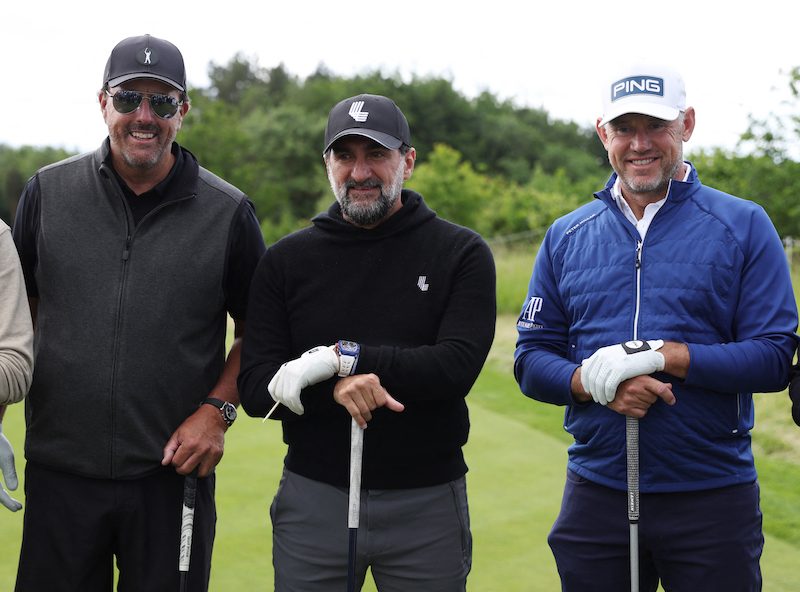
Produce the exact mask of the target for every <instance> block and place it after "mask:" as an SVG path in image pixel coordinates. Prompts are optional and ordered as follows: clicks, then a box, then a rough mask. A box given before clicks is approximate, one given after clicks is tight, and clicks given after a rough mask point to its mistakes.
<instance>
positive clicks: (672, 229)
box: [514, 169, 797, 493]
mask: <svg viewBox="0 0 800 592" xmlns="http://www.w3.org/2000/svg"><path fill="white" fill-rule="evenodd" d="M615 180H616V175H614V176H612V177H611V179H610V180H609V182H608V184H607V185H606V188H605V189H604V190H603V191H600V192H598V193H597V194H595V197H596V198H597V199H595V200H593V202H592V203H590V204H587V205H585V206H583V207H581V208H579V209H577V210H576V211H574V212H572V213H570V214H568V215H566V216H564V217H562V218H560V219H559V220H557V221H556V222H555V223H554V224H553V225H552V227H551V228H550V229H549V230H548V232H547V235H546V236H545V238H544V241H543V243H542V245H541V247H540V250H539V253H538V255H537V258H536V263H535V266H534V271H533V275H532V277H531V281H530V285H529V288H528V296H527V299H526V302H525V304H524V306H523V310H522V313H521V314H520V317H519V319H518V322H517V329H518V332H519V339H518V341H517V349H516V352H515V356H514V357H515V366H514V369H515V375H516V378H517V381H518V382H519V384H520V387H521V389H522V392H523V393H524V394H526V395H527V396H529V397H532V398H534V399H537V400H540V401H544V402H547V403H552V404H556V405H566V411H565V416H564V427H565V429H566V430H567V431H568V432H569V433H570V434H572V435H573V436H574V438H575V442H574V444H573V445H572V446H570V449H569V464H568V466H569V468H570V469H572V470H573V471H575V472H576V473H578V474H579V475H581V476H583V477H585V478H587V479H589V480H591V481H594V482H597V483H600V484H602V485H605V486H608V487H613V488H616V489H622V490H624V489H625V488H626V476H625V418H624V416H622V415H620V414H617V413H616V412H614V411H612V410H610V409H608V408H606V407H603V406H601V405H598V404H596V403H588V404H577V403H575V402H574V401H573V399H572V396H571V393H570V378H571V377H572V374H573V373H574V371H575V369H576V368H577V366H578V365H579V364H580V363H581V361H582V360H583V359H585V358H588V357H589V356H590V355H591V354H592V353H594V352H595V351H596V350H597V349H598V348H600V347H603V346H606V345H610V344H615V343H620V342H624V341H627V340H630V339H663V340H665V341H679V342H684V343H687V344H688V347H689V353H690V358H691V363H690V368H689V373H688V375H687V376H686V378H685V379H684V380H679V379H677V378H675V377H673V376H668V375H660V376H658V375H657V378H659V379H660V380H663V381H664V382H671V383H672V385H673V392H674V393H675V396H676V398H677V404H676V405H674V406H672V407H670V406H668V405H666V404H664V403H663V402H662V401H659V402H658V403H656V404H655V405H654V406H653V407H651V409H650V410H649V411H648V413H647V415H646V416H645V417H644V418H643V419H642V420H641V421H640V488H641V491H642V492H643V493H649V492H670V491H691V490H699V489H708V488H713V487H722V486H726V485H732V484H736V483H744V482H750V481H753V480H754V479H755V478H756V471H755V467H754V464H753V455H752V451H751V447H750V435H749V433H750V430H751V429H752V427H753V421H754V414H753V400H752V393H754V392H771V391H779V390H782V389H783V388H785V387H786V385H787V383H788V376H789V368H790V365H791V361H792V357H793V354H794V351H795V348H796V345H797V336H796V335H795V330H796V329H797V308H796V305H795V299H794V294H793V291H792V286H791V280H790V277H789V269H788V265H787V261H786V257H785V255H784V252H783V248H782V244H781V241H780V238H779V237H778V235H777V233H776V231H775V228H774V227H773V225H772V222H771V221H770V219H769V218H768V216H767V214H766V213H765V212H764V210H763V209H762V208H761V207H760V206H758V205H757V204H754V203H752V202H750V201H746V200H743V199H739V198H736V197H733V196H731V195H727V194H725V193H722V192H720V191H717V190H715V189H712V188H710V187H706V186H704V185H702V183H700V180H699V179H698V177H697V174H696V172H695V171H694V169H693V170H692V172H691V174H690V176H689V178H688V180H687V181H686V182H680V181H674V180H673V181H672V183H671V186H670V190H669V197H668V199H667V201H666V203H665V204H664V206H663V207H662V208H661V209H660V210H659V211H658V213H657V214H656V216H655V218H654V220H653V222H652V224H651V225H650V227H649V230H648V232H647V235H646V237H645V239H644V240H643V241H642V239H641V238H640V236H639V234H638V232H637V230H636V228H635V227H634V226H633V224H631V223H630V222H629V221H628V220H626V219H625V217H624V215H623V214H622V212H620V210H619V208H618V207H617V206H616V204H615V202H614V199H613V197H612V196H611V187H612V186H613V184H614V181H615Z"/></svg>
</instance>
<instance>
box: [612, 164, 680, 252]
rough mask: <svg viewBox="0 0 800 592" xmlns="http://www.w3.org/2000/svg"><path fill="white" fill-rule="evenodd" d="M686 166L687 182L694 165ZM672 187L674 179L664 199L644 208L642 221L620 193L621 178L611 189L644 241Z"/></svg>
mask: <svg viewBox="0 0 800 592" xmlns="http://www.w3.org/2000/svg"><path fill="white" fill-rule="evenodd" d="M684 164H685V165H686V174H685V175H684V176H683V179H681V180H682V181H686V180H687V179H688V178H689V173H691V172H692V165H691V164H689V163H688V162H686V161H684ZM671 187H672V179H670V180H669V186H668V187H667V195H665V196H664V198H663V199H659V200H658V201H655V202H653V203H651V204H647V205H646V206H645V208H644V214H643V215H642V219H641V220H637V219H636V216H635V215H634V213H633V210H632V209H631V207H630V206H629V205H628V202H627V201H625V198H624V197H622V191H620V188H619V176H617V180H616V181H614V186H613V187H612V188H611V195H612V196H613V197H614V201H616V202H617V207H618V208H619V209H620V211H621V212H622V213H623V214H624V215H625V217H626V218H627V219H628V220H630V221H631V224H633V225H634V226H636V230H638V231H639V236H641V237H642V240H644V236H645V235H646V234H647V229H648V228H650V223H651V222H652V221H653V218H654V217H655V215H656V213H657V212H658V210H660V209H661V206H663V205H664V204H665V203H666V201H667V198H668V197H669V190H670V188H671Z"/></svg>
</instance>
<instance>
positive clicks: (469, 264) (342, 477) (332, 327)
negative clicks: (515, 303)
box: [239, 190, 495, 489]
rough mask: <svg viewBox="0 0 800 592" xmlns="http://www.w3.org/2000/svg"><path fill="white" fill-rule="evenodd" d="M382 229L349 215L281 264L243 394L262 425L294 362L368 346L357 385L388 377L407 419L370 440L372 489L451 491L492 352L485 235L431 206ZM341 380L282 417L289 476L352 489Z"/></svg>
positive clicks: (297, 237) (266, 289)
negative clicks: (278, 379) (276, 381)
mask: <svg viewBox="0 0 800 592" xmlns="http://www.w3.org/2000/svg"><path fill="white" fill-rule="evenodd" d="M402 200H403V208H402V209H401V210H400V211H399V212H398V213H396V214H395V215H393V216H392V217H390V218H389V219H388V220H387V221H386V222H384V223H382V224H381V225H379V226H378V227H376V228H374V229H370V230H367V229H363V228H359V227H357V226H354V225H352V224H350V223H348V222H346V221H345V220H344V219H343V218H342V215H341V210H340V208H339V206H338V204H334V205H332V206H331V208H330V209H329V210H328V212H327V213H325V214H320V215H318V216H317V217H315V218H314V219H313V220H312V222H313V226H311V227H309V228H306V229H303V230H301V231H298V232H295V233H293V234H291V235H289V236H287V237H285V238H283V239H282V240H280V241H279V242H277V243H276V244H274V245H273V246H272V247H270V248H269V249H268V250H267V253H266V254H265V255H264V257H263V259H262V260H261V262H260V264H259V266H258V269H257V271H256V273H255V275H254V277H253V281H252V285H251V292H250V304H249V308H248V313H247V331H246V334H245V338H244V349H243V353H242V369H241V373H240V375H239V390H240V392H241V400H242V406H243V407H244V409H245V411H246V412H247V413H248V414H249V415H251V416H261V417H263V416H264V415H266V413H267V411H268V410H269V409H270V408H271V407H272V404H273V401H272V398H271V397H270V395H269V393H268V392H267V384H268V383H269V381H270V379H271V378H272V376H273V375H274V374H275V372H277V370H278V368H279V367H280V365H281V364H282V363H283V362H286V361H288V360H291V359H294V358H296V357H298V356H299V355H300V354H302V353H303V352H304V351H306V350H307V349H309V348H311V347H313V346H316V345H330V344H332V343H335V342H336V340H338V339H349V340H352V341H357V342H358V343H360V344H361V355H360V358H359V361H358V365H357V368H356V372H357V373H359V374H365V373H374V374H376V375H377V376H378V377H379V378H380V380H381V384H382V385H383V386H384V387H385V388H386V390H387V391H388V392H389V393H390V394H391V395H392V396H393V397H394V398H396V399H398V400H399V401H400V402H402V403H403V404H404V405H405V410H404V411H403V412H400V413H395V412H393V411H389V410H387V409H385V408H382V409H377V410H376V411H375V412H374V413H373V419H372V420H371V421H370V423H369V426H368V428H367V430H366V431H365V434H364V457H363V477H362V486H363V487H366V488H379V489H397V488H412V487H424V486H429V485H435V484H439V483H445V482H447V481H451V480H453V479H456V478H458V477H460V476H461V475H463V474H464V473H465V472H466V470H467V467H466V464H465V463H464V457H463V454H462V450H461V447H462V446H463V445H464V444H465V443H466V441H467V435H468V432H469V416H468V412H467V405H466V402H465V400H464V398H465V397H466V395H467V393H468V392H469V390H470V388H471V387H472V385H473V383H474V382H475V379H476V378H477V376H478V373H479V372H480V370H481V367H482V365H483V362H484V361H485V359H486V355H487V353H488V351H489V347H490V346H491V343H492V339H493V337H494V326H495V272H494V262H493V259H492V255H491V252H490V250H489V248H488V247H487V245H486V243H485V242H484V241H483V240H482V239H481V238H480V236H479V235H477V234H476V233H475V232H473V231H471V230H469V229H467V228H463V227H460V226H457V225H455V224H452V223H450V222H447V221H445V220H442V219H441V218H438V217H437V216H436V214H435V213H434V212H433V211H432V210H430V209H429V208H428V207H427V206H426V205H425V202H424V201H423V199H422V197H421V196H420V195H419V194H416V193H414V192H411V191H408V190H404V191H403V194H402ZM335 381H336V378H333V379H331V380H328V381H326V382H324V383H321V384H318V385H316V386H313V387H309V388H307V389H305V390H304V391H303V393H302V395H301V396H302V402H303V406H304V407H305V413H304V414H303V415H302V416H298V415H295V414H294V413H292V412H291V411H289V410H288V409H285V408H283V407H282V406H281V407H279V409H278V411H276V413H275V414H274V415H273V417H276V416H277V417H278V418H279V419H281V420H283V437H284V441H285V442H286V443H287V444H288V445H289V450H288V454H287V457H286V461H285V462H286V467H287V468H288V469H289V470H291V471H293V472H295V473H298V474H300V475H303V476H306V477H308V478H311V479H315V480H318V481H323V482H326V483H330V484H332V485H337V486H343V487H345V486H347V484H348V478H349V472H348V465H349V458H350V457H349V438H350V415H349V414H348V412H347V411H346V410H345V409H344V407H341V406H340V405H338V404H337V403H336V402H335V401H334V400H333V386H334V384H335Z"/></svg>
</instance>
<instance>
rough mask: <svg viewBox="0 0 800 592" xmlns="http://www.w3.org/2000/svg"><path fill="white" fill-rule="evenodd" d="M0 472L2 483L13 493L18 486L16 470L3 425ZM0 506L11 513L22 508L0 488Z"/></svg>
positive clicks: (12, 451)
mask: <svg viewBox="0 0 800 592" xmlns="http://www.w3.org/2000/svg"><path fill="white" fill-rule="evenodd" d="M0 472H2V474H3V481H5V484H6V485H7V486H8V488H9V489H10V490H11V491H14V490H15V489H16V488H17V485H18V484H19V483H18V481H17V470H16V469H15V468H14V449H13V448H11V442H9V441H8V439H7V438H6V437H5V436H4V435H3V424H2V423H0ZM0 504H3V505H4V506H5V507H6V508H8V509H9V510H11V511H12V512H16V511H17V510H19V509H20V508H22V504H21V503H19V502H18V501H17V500H15V499H14V498H12V497H11V496H10V495H8V492H7V491H6V490H5V489H4V488H3V487H0Z"/></svg>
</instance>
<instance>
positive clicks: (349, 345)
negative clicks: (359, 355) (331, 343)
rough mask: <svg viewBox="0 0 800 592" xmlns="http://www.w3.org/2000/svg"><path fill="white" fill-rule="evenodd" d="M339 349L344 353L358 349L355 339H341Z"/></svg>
mask: <svg viewBox="0 0 800 592" xmlns="http://www.w3.org/2000/svg"><path fill="white" fill-rule="evenodd" d="M339 351H340V352H342V353H345V354H351V353H355V352H357V351H358V344H357V343H356V342H355V341H345V340H344V339H342V340H341V341H340V342H339Z"/></svg>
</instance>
